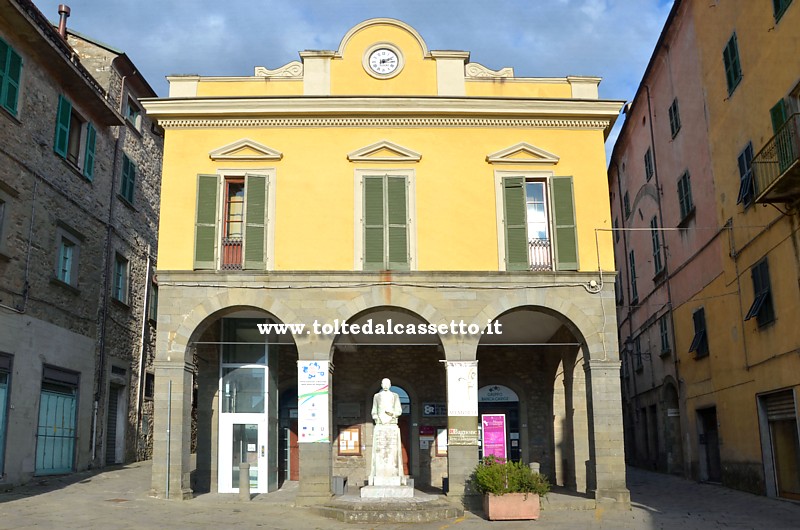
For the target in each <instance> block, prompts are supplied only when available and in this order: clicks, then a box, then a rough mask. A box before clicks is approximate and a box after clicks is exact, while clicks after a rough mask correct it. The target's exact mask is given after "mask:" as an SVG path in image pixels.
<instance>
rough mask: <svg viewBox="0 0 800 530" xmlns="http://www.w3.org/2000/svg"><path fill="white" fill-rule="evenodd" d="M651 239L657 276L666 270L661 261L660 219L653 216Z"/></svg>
mask: <svg viewBox="0 0 800 530" xmlns="http://www.w3.org/2000/svg"><path fill="white" fill-rule="evenodd" d="M650 238H651V239H652V242H653V267H654V268H655V273H656V275H659V274H661V272H662V271H663V270H664V264H663V263H662V261H661V234H659V232H658V219H657V218H656V216H653V218H652V219H651V220H650Z"/></svg>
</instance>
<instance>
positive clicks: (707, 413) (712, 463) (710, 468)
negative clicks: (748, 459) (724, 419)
mask: <svg viewBox="0 0 800 530" xmlns="http://www.w3.org/2000/svg"><path fill="white" fill-rule="evenodd" d="M697 412H698V415H699V416H700V421H701V424H702V427H703V434H702V435H701V438H700V443H701V444H703V443H704V444H705V449H706V470H707V474H708V478H707V479H706V480H708V481H709V482H722V464H721V463H720V455H719V428H718V427H717V409H716V408H710V409H705V410H699V411H697Z"/></svg>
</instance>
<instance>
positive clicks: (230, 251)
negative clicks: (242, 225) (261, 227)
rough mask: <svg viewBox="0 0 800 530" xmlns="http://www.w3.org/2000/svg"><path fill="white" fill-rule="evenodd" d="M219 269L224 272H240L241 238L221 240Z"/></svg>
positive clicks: (224, 238)
mask: <svg viewBox="0 0 800 530" xmlns="http://www.w3.org/2000/svg"><path fill="white" fill-rule="evenodd" d="M220 269H222V270H224V271H240V270H242V238H241V237H223V238H222V263H221V264H220Z"/></svg>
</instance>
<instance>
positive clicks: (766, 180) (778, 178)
mask: <svg viewBox="0 0 800 530" xmlns="http://www.w3.org/2000/svg"><path fill="white" fill-rule="evenodd" d="M795 96H796V94H795ZM770 121H771V122H772V132H773V133H774V136H773V137H772V138H770V139H769V141H767V143H766V145H764V147H763V148H762V149H761V150H760V151H759V152H758V153H757V154H756V155H755V156H754V157H753V164H752V168H753V179H754V188H755V192H754V195H755V202H760V203H777V202H783V203H792V202H794V201H795V200H796V199H797V197H798V196H800V114H797V113H795V114H791V110H790V106H789V104H788V103H787V100H785V99H780V100H779V101H778V102H777V103H776V104H775V106H773V107H772V108H771V109H770Z"/></svg>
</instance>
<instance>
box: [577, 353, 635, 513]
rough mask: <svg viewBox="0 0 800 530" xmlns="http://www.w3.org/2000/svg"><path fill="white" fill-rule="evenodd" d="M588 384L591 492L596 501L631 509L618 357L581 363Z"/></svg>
mask: <svg viewBox="0 0 800 530" xmlns="http://www.w3.org/2000/svg"><path fill="white" fill-rule="evenodd" d="M584 367H585V369H586V383H587V386H588V387H589V392H588V405H589V422H590V423H589V451H590V458H591V461H592V463H593V464H594V466H593V467H594V469H593V471H594V476H593V477H591V479H593V481H592V480H591V479H590V480H589V482H590V483H592V482H594V495H595V499H597V502H598V504H600V503H603V504H611V505H615V506H617V507H619V508H623V509H630V492H629V491H628V489H627V487H626V485H625V449H624V435H623V430H622V400H621V394H620V384H619V367H620V362H619V361H618V360H616V359H615V360H594V359H592V360H589V361H588V362H587V363H585V364H584Z"/></svg>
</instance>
